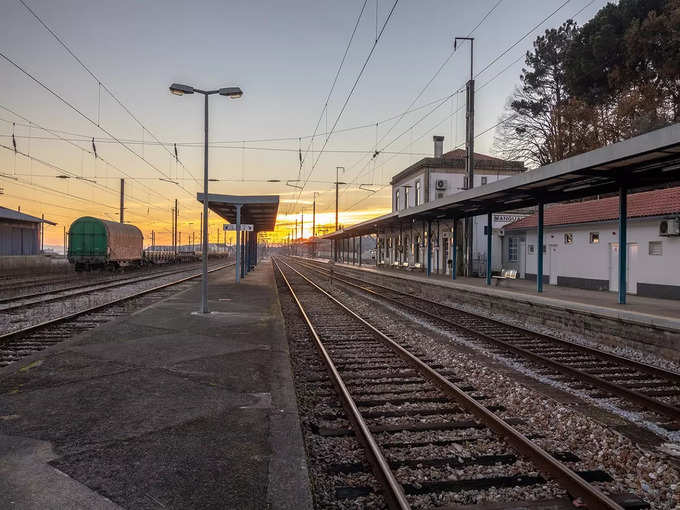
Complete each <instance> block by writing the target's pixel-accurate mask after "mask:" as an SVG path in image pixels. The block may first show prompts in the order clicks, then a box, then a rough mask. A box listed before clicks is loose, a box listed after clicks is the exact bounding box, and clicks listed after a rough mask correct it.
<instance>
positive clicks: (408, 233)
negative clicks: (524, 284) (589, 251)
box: [379, 136, 529, 275]
mask: <svg viewBox="0 0 680 510" xmlns="http://www.w3.org/2000/svg"><path fill="white" fill-rule="evenodd" d="M433 141H434V154H433V157H428V158H423V159H421V160H420V161H417V162H416V163H414V164H413V165H411V166H409V167H408V168H406V169H404V170H402V171H401V172H399V173H398V174H396V175H395V176H394V177H393V178H392V180H391V182H390V184H391V185H392V212H393V213H399V212H400V211H404V210H406V209H410V208H414V207H418V206H421V205H423V204H427V203H429V202H433V201H435V200H440V199H442V198H444V197H446V196H450V195H455V194H456V193H460V192H461V191H463V190H465V189H467V176H466V171H465V151H464V150H462V149H457V150H453V151H450V152H446V153H444V152H443V143H444V137H443V136H434V137H433ZM474 166H475V172H474V187H475V188H478V187H480V186H486V185H487V184H491V183H492V182H496V181H499V180H502V179H505V178H507V177H510V176H513V175H517V174H521V173H523V172H525V171H526V167H525V166H524V163H522V162H521V161H508V160H504V159H500V158H496V157H493V156H489V155H487V154H479V153H475V156H474ZM528 214H529V213H528V212H526V211H521V210H520V211H513V212H510V213H502V214H500V213H497V214H494V217H493V241H492V242H493V244H494V248H495V249H494V250H492V254H494V255H493V261H492V266H493V267H494V268H500V266H501V263H502V258H501V252H502V244H503V239H502V237H501V235H502V229H503V227H504V226H505V225H506V224H507V223H511V222H513V221H516V220H518V219H521V218H524V217H525V216H527V215H528ZM486 220H487V219H486V217H485V216H476V217H474V218H473V221H472V225H473V234H472V237H473V241H472V253H473V260H472V272H473V274H477V275H482V274H485V271H486V267H487V264H486V253H487V239H486V228H487V224H486ZM451 223H452V222H451V221H436V222H435V226H434V230H433V232H432V242H433V248H432V249H433V254H432V255H433V262H434V264H433V268H432V271H433V272H434V273H436V274H450V272H451V265H450V264H451V260H452V257H451V254H450V253H449V249H448V248H449V246H450V242H449V241H450V239H451V235H452V224H451ZM405 227H406V228H405ZM459 232H460V234H461V235H462V228H461V229H459ZM427 235H428V232H427V225H425V224H424V223H412V224H411V225H408V226H404V225H400V228H398V229H397V228H395V229H390V230H389V231H387V232H386V240H385V242H384V243H383V244H382V245H381V248H382V249H381V250H380V255H381V257H380V262H379V263H380V264H383V265H389V266H400V267H406V268H410V269H418V270H419V269H423V268H424V264H423V261H424V260H425V258H426V257H427V254H426V243H427ZM456 244H457V246H459V248H460V247H462V238H461V240H460V242H458V243H456ZM457 260H458V261H460V263H461V264H462V261H463V258H462V257H458V258H457ZM458 271H459V272H460V267H459V269H458Z"/></svg>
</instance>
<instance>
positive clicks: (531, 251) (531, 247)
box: [529, 244, 534, 253]
mask: <svg viewBox="0 0 680 510" xmlns="http://www.w3.org/2000/svg"><path fill="white" fill-rule="evenodd" d="M529 253H534V245H533V244H530V245H529Z"/></svg>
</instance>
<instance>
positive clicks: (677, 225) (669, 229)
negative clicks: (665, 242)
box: [659, 218, 680, 236]
mask: <svg viewBox="0 0 680 510" xmlns="http://www.w3.org/2000/svg"><path fill="white" fill-rule="evenodd" d="M659 235H660V236H680V218H673V219H670V220H663V221H662V222H661V223H659Z"/></svg>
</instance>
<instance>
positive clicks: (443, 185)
mask: <svg viewBox="0 0 680 510" xmlns="http://www.w3.org/2000/svg"><path fill="white" fill-rule="evenodd" d="M448 184H449V183H448V182H447V181H446V179H437V181H436V182H435V187H436V188H437V189H438V190H442V189H446V187H447V185H448Z"/></svg>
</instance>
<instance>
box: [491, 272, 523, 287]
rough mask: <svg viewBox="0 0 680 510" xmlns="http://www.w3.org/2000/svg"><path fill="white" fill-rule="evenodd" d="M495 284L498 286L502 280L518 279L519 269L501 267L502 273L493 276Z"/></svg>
mask: <svg viewBox="0 0 680 510" xmlns="http://www.w3.org/2000/svg"><path fill="white" fill-rule="evenodd" d="M491 278H492V280H491V281H493V283H494V285H495V286H498V285H499V284H500V282H501V280H516V279H517V269H501V274H499V275H493V276H491Z"/></svg>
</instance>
